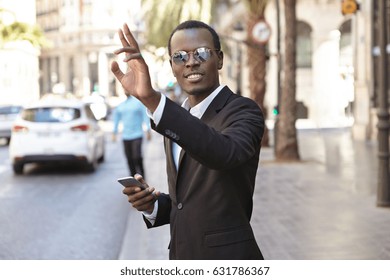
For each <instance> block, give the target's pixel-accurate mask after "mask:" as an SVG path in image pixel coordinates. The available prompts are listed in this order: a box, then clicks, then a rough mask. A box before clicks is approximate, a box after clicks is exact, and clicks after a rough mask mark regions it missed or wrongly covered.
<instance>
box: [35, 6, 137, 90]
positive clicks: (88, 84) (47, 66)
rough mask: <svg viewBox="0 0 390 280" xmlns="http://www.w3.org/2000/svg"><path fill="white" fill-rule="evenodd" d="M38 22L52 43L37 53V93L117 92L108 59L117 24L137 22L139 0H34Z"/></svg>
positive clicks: (116, 42)
mask: <svg viewBox="0 0 390 280" xmlns="http://www.w3.org/2000/svg"><path fill="white" fill-rule="evenodd" d="M36 7H37V23H38V24H39V25H40V26H41V27H42V29H43V30H44V33H45V35H46V37H47V38H48V40H49V41H50V42H51V43H52V46H51V47H50V48H47V49H43V50H42V54H41V57H40V71H41V77H40V88H41V94H45V93H49V92H54V93H65V92H70V93H72V94H74V95H76V96H79V97H83V96H88V95H90V94H92V93H98V94H100V95H102V96H105V97H110V96H113V95H116V94H117V90H118V88H117V86H116V83H115V79H114V76H113V75H112V74H111V72H110V64H111V61H112V59H114V56H113V51H114V50H115V49H116V48H118V46H119V45H118V43H119V39H118V37H117V30H118V27H120V26H122V25H123V23H124V22H127V23H128V24H129V25H130V26H131V27H132V28H133V29H135V30H136V29H138V28H139V22H140V15H139V12H140V0H132V1H125V0H116V1H98V0H36Z"/></svg>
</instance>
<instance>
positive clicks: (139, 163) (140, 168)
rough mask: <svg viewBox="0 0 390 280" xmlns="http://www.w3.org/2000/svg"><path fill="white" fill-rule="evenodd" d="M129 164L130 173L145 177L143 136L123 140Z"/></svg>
mask: <svg viewBox="0 0 390 280" xmlns="http://www.w3.org/2000/svg"><path fill="white" fill-rule="evenodd" d="M123 147H124V150H125V155H126V160H127V165H128V167H129V171H130V175H131V176H134V175H135V174H136V173H138V174H141V175H142V176H143V177H144V178H145V172H144V165H143V158H142V138H137V139H133V140H123Z"/></svg>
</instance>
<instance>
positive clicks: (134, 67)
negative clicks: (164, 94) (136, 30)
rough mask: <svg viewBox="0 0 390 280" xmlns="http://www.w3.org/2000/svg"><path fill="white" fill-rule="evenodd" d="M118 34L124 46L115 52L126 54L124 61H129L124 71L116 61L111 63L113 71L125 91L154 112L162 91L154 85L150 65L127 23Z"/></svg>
mask: <svg viewBox="0 0 390 280" xmlns="http://www.w3.org/2000/svg"><path fill="white" fill-rule="evenodd" d="M118 35H119V39H120V41H121V43H122V48H120V49H118V50H116V51H115V52H114V54H116V55H119V54H121V53H125V54H126V56H125V59H124V60H123V61H124V62H127V71H126V73H123V72H122V70H121V69H120V68H119V65H118V63H117V62H116V61H114V62H113V63H112V64H111V71H112V73H114V75H115V77H116V78H117V79H118V81H119V82H120V83H121V84H122V87H123V88H124V90H125V91H127V92H129V93H130V94H131V95H133V96H134V97H136V98H138V99H139V100H140V101H141V102H142V103H144V105H145V106H146V107H147V108H148V109H149V110H151V111H152V112H153V111H154V110H155V108H156V107H157V105H158V102H159V101H160V93H159V92H156V91H155V90H154V89H153V87H152V83H151V79H150V73H149V67H148V65H147V64H146V62H145V60H144V59H143V57H142V54H141V51H140V49H139V46H138V43H137V41H136V40H135V38H134V36H133V34H132V33H131V31H130V29H129V27H128V25H127V24H124V25H123V29H119V30H118Z"/></svg>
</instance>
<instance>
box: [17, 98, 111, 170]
mask: <svg viewBox="0 0 390 280" xmlns="http://www.w3.org/2000/svg"><path fill="white" fill-rule="evenodd" d="M104 150H105V141H104V131H103V130H102V128H101V127H100V125H99V123H98V121H97V120H96V118H95V117H94V114H93V113H92V111H91V108H90V106H89V105H88V104H85V103H84V102H82V101H79V100H68V99H62V98H53V99H52V98H48V99H43V100H40V101H38V102H37V103H35V104H33V105H31V106H28V107H24V108H23V110H22V111H21V112H20V114H19V116H18V118H17V119H16V120H15V122H14V125H13V129H12V137H11V142H10V146H9V154H10V158H11V162H12V167H13V171H14V173H15V174H22V173H23V168H24V166H25V164H27V163H46V162H65V161H74V162H81V163H83V165H84V166H85V167H86V168H87V170H88V171H91V172H93V171H95V169H96V168H97V167H98V163H99V162H102V161H103V160H104Z"/></svg>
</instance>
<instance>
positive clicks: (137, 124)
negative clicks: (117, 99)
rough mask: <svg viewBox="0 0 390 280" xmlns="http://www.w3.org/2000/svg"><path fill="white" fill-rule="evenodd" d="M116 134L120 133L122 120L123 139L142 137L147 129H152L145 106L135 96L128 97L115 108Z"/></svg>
mask: <svg viewBox="0 0 390 280" xmlns="http://www.w3.org/2000/svg"><path fill="white" fill-rule="evenodd" d="M113 117H114V134H117V133H118V128H119V124H120V123H121V122H122V124H123V130H122V139H124V140H133V139H137V138H142V137H143V134H144V128H145V130H150V119H149V117H148V116H147V114H146V108H145V106H144V105H143V104H142V103H141V102H140V101H139V100H138V99H136V98H135V97H128V98H127V99H126V100H125V101H123V102H122V103H120V104H119V105H118V106H117V107H116V108H115V110H114V116H113Z"/></svg>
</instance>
